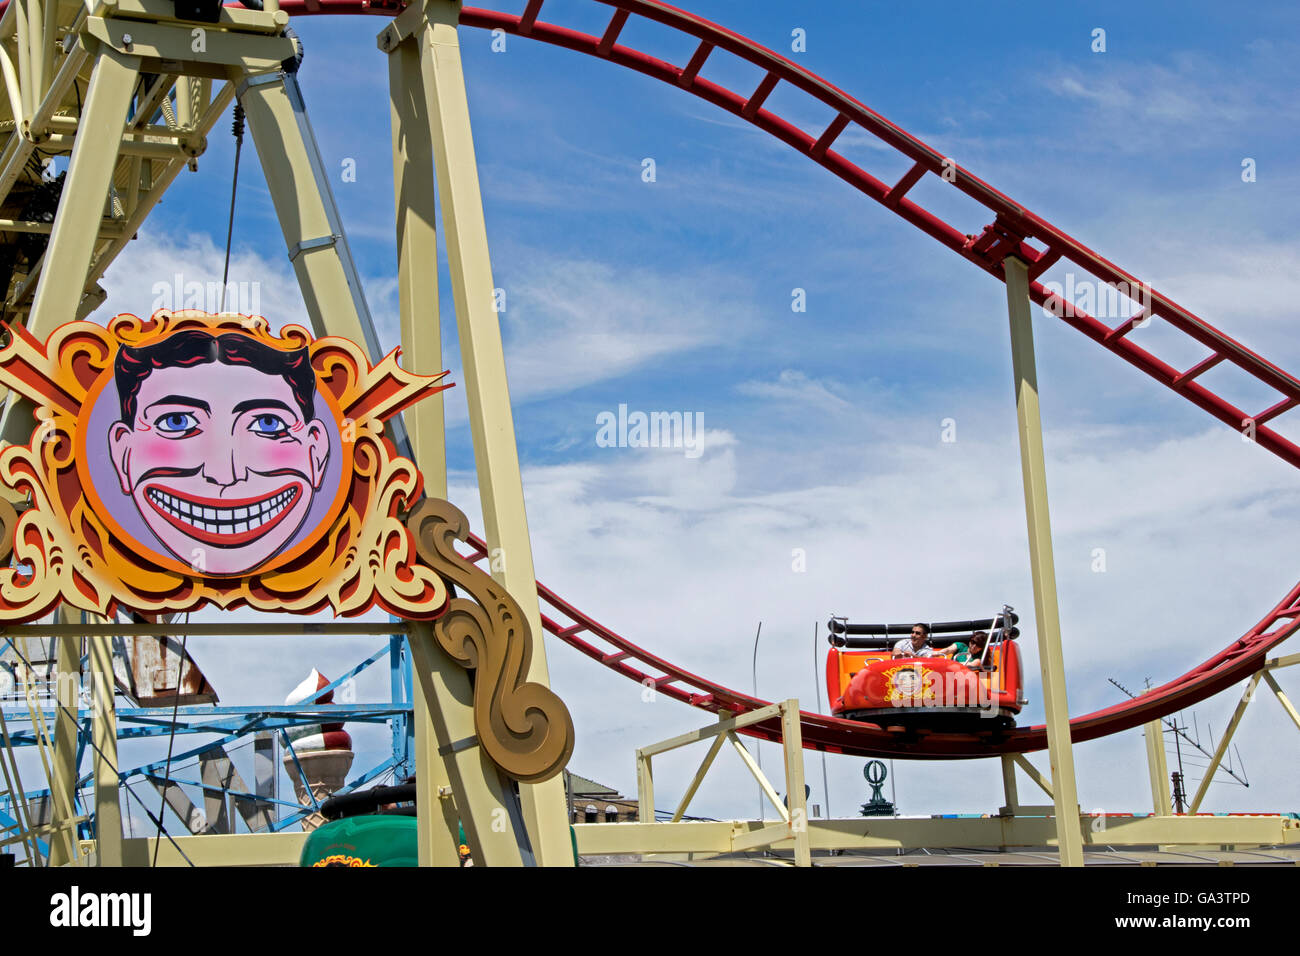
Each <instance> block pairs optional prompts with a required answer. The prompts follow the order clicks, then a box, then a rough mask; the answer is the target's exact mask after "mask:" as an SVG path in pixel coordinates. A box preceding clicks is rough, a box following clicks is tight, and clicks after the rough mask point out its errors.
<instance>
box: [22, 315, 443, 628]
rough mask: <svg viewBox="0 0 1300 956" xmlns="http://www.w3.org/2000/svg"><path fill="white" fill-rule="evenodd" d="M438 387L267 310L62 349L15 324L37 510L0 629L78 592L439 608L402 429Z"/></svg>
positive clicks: (156, 599)
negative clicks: (409, 413)
mask: <svg viewBox="0 0 1300 956" xmlns="http://www.w3.org/2000/svg"><path fill="white" fill-rule="evenodd" d="M439 378H441V376H432V377H429V376H419V375H413V374H411V373H409V372H406V371H404V370H403V369H401V368H400V367H399V366H398V364H397V353H396V352H394V353H393V354H391V355H388V356H386V357H385V358H384V359H383V360H382V361H381V362H380V363H379V364H378V365H371V364H370V362H369V360H368V358H367V357H366V355H365V353H364V351H363V350H362V349H361V348H360V347H359V346H357V345H356V344H355V343H352V342H349V341H347V340H346V339H340V338H333V337H330V338H321V339H313V338H311V336H310V335H309V334H308V333H307V331H306V330H305V329H302V328H299V327H297V326H289V327H287V328H285V329H283V330H281V332H280V334H279V335H273V334H272V333H271V332H270V329H269V326H268V324H267V323H266V320H265V319H262V318H260V317H241V316H214V315H209V314H207V313H202V312H177V313H169V312H160V313H157V314H155V315H154V316H153V317H152V318H151V319H147V320H141V319H138V318H136V317H135V316H132V315H120V316H118V317H116V318H115V319H114V320H113V321H112V322H111V323H110V324H109V326H108V328H107V329H105V328H102V327H100V326H96V325H93V324H91V323H88V322H74V323H69V324H68V325H65V326H62V327H60V328H59V329H57V330H55V331H54V332H53V333H51V335H50V338H49V339H48V340H47V341H46V342H44V343H42V342H39V341H37V340H36V339H33V338H31V337H30V336H28V335H27V333H26V332H25V331H24V330H23V329H21V328H13V329H11V330H10V342H9V345H8V346H7V347H6V348H4V349H3V350H0V384H4V385H7V386H8V387H10V388H12V389H14V390H16V391H18V392H19V393H21V394H23V395H25V396H26V397H27V398H29V399H30V400H31V401H32V402H33V403H34V404H35V405H36V406H37V422H36V426H37V427H36V431H35V433H34V435H33V441H32V443H31V444H30V445H28V446H25V447H24V446H18V445H15V446H11V447H9V448H6V449H5V450H4V451H3V452H0V482H3V483H4V484H6V485H8V486H9V487H11V488H13V489H15V490H16V491H18V492H19V493H20V494H27V495H29V496H30V497H31V499H32V503H33V507H32V508H31V509H29V510H28V511H27V512H24V515H23V517H22V518H21V519H19V521H18V528H17V530H16V532H15V537H14V553H15V557H16V558H17V559H18V561H19V562H20V564H21V567H16V568H9V569H0V620H3V619H8V620H13V619H15V618H16V617H24V618H30V617H32V616H35V615H36V609H37V608H48V607H50V606H52V605H53V604H54V603H57V602H58V601H60V600H63V601H68V602H70V603H73V604H74V605H76V606H79V607H82V608H84V609H86V610H94V611H96V612H98V613H106V612H107V611H108V610H109V609H110V608H111V607H113V606H117V605H121V606H126V607H130V608H133V609H136V610H140V611H146V612H159V611H183V610H189V609H192V608H195V607H198V606H200V605H202V604H204V603H215V604H218V605H220V606H222V607H235V606H240V605H247V606H252V607H255V608H259V609H264V610H289V611H303V612H307V611H315V610H318V609H320V608H322V607H327V606H328V607H333V608H334V610H335V611H336V612H337V613H339V614H359V613H361V612H363V611H365V610H367V609H368V608H370V607H372V606H374V605H375V604H379V605H381V606H383V607H385V608H387V609H389V610H390V611H392V612H393V613H398V614H401V615H402V616H404V617H407V618H419V617H429V616H433V614H434V612H435V610H437V608H440V607H441V605H442V604H443V603H445V601H446V597H447V595H446V592H445V588H443V586H442V584H441V582H438V581H435V580H432V579H431V578H430V577H429V575H428V574H426V573H425V572H426V570H427V569H421V568H418V567H412V561H413V560H414V557H413V556H414V545H413V544H412V542H411V540H410V536H409V533H408V532H407V531H406V529H405V527H404V525H403V524H402V522H401V520H400V517H399V516H400V514H401V513H402V512H404V511H405V509H406V508H409V507H410V505H411V504H412V503H414V501H415V500H416V499H417V498H418V497H419V493H420V477H419V473H418V472H417V471H416V470H415V466H414V464H413V463H412V462H410V461H409V460H407V459H405V458H402V457H400V456H398V455H397V454H396V451H395V449H394V448H393V447H392V445H391V443H390V442H389V441H388V440H387V439H386V438H385V437H384V435H385V429H384V421H385V420H386V419H388V418H390V417H391V416H393V415H394V414H396V413H397V412H399V411H401V409H403V408H405V407H406V406H408V405H410V404H411V403H412V402H414V401H416V400H418V399H419V398H421V397H423V396H425V395H428V394H432V393H433V392H436V391H440V390H442V389H443V388H448V387H450V386H446V385H440V384H438V379H439ZM27 567H29V568H30V569H31V571H30V573H28V572H26V571H23V570H22V569H23V568H27ZM435 577H436V576H435Z"/></svg>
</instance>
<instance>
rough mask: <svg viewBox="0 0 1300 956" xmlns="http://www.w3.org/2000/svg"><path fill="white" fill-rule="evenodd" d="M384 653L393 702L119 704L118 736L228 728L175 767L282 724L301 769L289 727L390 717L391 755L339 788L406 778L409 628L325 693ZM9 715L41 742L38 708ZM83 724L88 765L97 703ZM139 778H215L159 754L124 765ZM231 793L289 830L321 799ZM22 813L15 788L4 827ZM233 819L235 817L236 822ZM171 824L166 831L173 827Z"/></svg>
mask: <svg viewBox="0 0 1300 956" xmlns="http://www.w3.org/2000/svg"><path fill="white" fill-rule="evenodd" d="M394 620H395V619H394ZM0 640H3V643H4V645H8V646H10V647H12V646H13V644H12V642H11V641H9V640H8V639H7V638H3V637H0ZM15 650H16V648H15ZM384 659H387V663H388V671H389V682H388V686H389V696H390V699H389V700H388V701H387V702H380V703H369V704H294V705H271V706H229V707H226V706H215V705H214V706H202V705H199V706H187V707H177V708H175V710H174V711H173V708H172V707H171V706H162V707H124V708H120V709H118V710H117V722H118V730H117V738H118V740H135V739H141V738H149V737H165V736H168V735H171V734H178V735H179V734H218V735H220V736H219V737H218V739H216V740H211V741H207V742H205V743H203V744H202V745H200V746H198V747H195V748H192V749H190V750H188V751H185V752H184V753H180V754H175V755H173V756H172V758H171V764H172V766H173V767H175V765H176V764H178V763H184V762H185V761H187V760H193V759H197V758H199V757H201V756H202V755H203V754H205V753H208V752H210V751H212V750H215V749H217V748H224V747H226V746H228V745H230V744H234V743H236V742H238V741H240V740H241V739H243V738H246V737H248V736H250V735H252V734H255V733H258V732H265V731H274V732H276V733H277V734H278V736H279V738H280V741H281V744H282V746H283V747H284V750H285V752H286V753H287V754H290V755H292V757H293V763H294V766H295V767H296V768H297V772H298V773H299V775H301V774H302V768H301V765H300V764H299V763H298V757H297V754H296V752H295V751H294V749H293V743H292V741H291V740H290V738H289V736H288V734H287V733H286V731H287V730H288V729H289V728H292V727H299V726H303V725H308V724H321V723H363V724H383V723H386V724H388V725H389V727H390V730H391V744H392V747H391V752H390V753H389V755H388V756H387V757H386V758H385V759H382V760H380V761H379V762H378V763H376V764H375V765H373V766H371V767H367V768H366V769H364V770H362V771H360V772H357V773H355V774H354V775H353V776H352V777H351V779H349V780H348V781H347V783H346V784H345V785H344V787H343V788H342V789H340V790H339V791H338V792H339V793H346V792H348V791H351V790H355V789H358V788H360V787H362V786H364V785H365V784H367V783H369V782H371V781H372V780H375V779H376V778H378V777H380V776H382V775H384V774H386V773H389V772H391V773H392V774H393V775H394V777H395V778H397V779H402V778H404V777H406V776H407V775H409V774H411V773H413V772H414V769H415V768H414V761H413V755H414V745H415V729H414V725H413V724H412V722H411V715H412V703H411V702H412V699H413V698H412V675H411V653H410V647H409V645H408V643H407V638H406V636H405V635H403V634H393V635H390V636H389V638H388V641H387V643H386V644H385V645H384V646H382V647H380V648H379V649H378V650H377V651H375V653H373V654H371V655H370V656H369V657H367V658H366V659H365V660H364V661H362V662H361V663H359V664H357V665H356V666H355V667H353V668H351V669H349V670H348V671H347V673H345V674H343V675H342V676H341V677H339V678H338V679H336V680H334V681H332V682H330V684H328V685H327V686H326V687H323V688H321V689H320V690H319V691H318V692H317V696H320V695H324V694H327V693H329V692H331V691H334V690H336V689H338V688H339V687H341V686H342V685H343V684H345V683H346V682H347V681H349V680H351V679H352V678H354V677H356V676H357V675H358V674H360V673H361V672H362V671H364V670H366V669H367V668H369V667H371V666H373V665H375V664H377V663H378V662H380V661H381V660H384ZM82 666H83V672H84V668H85V666H86V661H85V660H84V659H83V661H82ZM42 713H43V719H44V720H45V721H46V725H47V726H49V725H51V724H52V723H53V721H54V718H55V710H53V709H50V710H44V711H42ZM173 713H174V721H173ZM4 718H5V721H6V722H7V723H8V724H9V730H10V741H11V745H12V746H13V747H15V748H18V747H30V746H35V744H36V731H35V728H34V727H33V726H32V716H31V714H30V713H29V712H28V711H27V710H26V708H25V707H24V708H23V709H21V710H20V709H18V708H12V709H10V708H5V709H4ZM77 727H78V731H77V766H78V767H80V766H81V764H82V759H83V757H84V755H85V750H86V747H87V746H93V744H91V743H90V741H91V711H90V709H89V708H88V707H79V709H78V713H77ZM136 779H142V780H146V781H148V782H149V783H151V784H158V785H165V784H169V783H170V784H174V785H177V786H182V787H185V786H190V787H198V788H201V789H203V790H206V791H211V790H212V789H214V788H213V787H212V786H211V784H205V783H203V782H201V781H199V780H191V779H184V778H181V777H178V776H176V775H175V774H174V773H172V774H170V775H168V772H167V762H166V761H154V762H152V763H148V764H143V765H141V766H138V767H131V768H128V769H119V771H118V780H119V785H120V786H121V787H122V788H124V789H126V790H127V792H128V794H130V795H131V796H132V797H135V799H136V800H137V801H139V799H140V798H139V797H138V796H136V795H135V793H134V791H133V790H131V782H132V781H133V780H136ZM92 785H93V774H91V773H86V774H84V775H81V776H80V777H79V778H78V781H77V788H76V792H75V794H74V809H75V812H76V813H77V814H79V815H83V816H84V820H83V822H82V823H81V824H80V825H79V827H78V834H79V836H80V837H81V838H82V839H88V838H90V837H92V836H93V835H94V832H95V821H94V809H93V801H87V800H84V799H83V797H82V790H83V788H85V787H88V786H92ZM307 792H308V793H311V788H310V787H308V788H307ZM49 793H50V791H49V790H48V788H47V789H40V790H27V791H26V793H25V794H24V795H23V796H24V799H25V800H26V801H28V803H29V805H30V802H31V801H34V800H40V799H41V798H43V797H47V796H49ZM223 793H224V795H225V796H226V797H236V798H244V799H248V800H256V801H258V802H259V803H260V804H262V805H269V806H271V807H274V808H275V810H276V811H277V812H275V813H273V822H272V824H271V827H270V832H280V831H282V830H286V829H288V828H290V827H292V826H293V825H294V824H296V823H299V822H300V821H301V820H302V819H303V818H304V817H305V816H307V815H308V814H310V813H312V812H313V811H314V810H316V809H318V806H315V805H313V806H307V807H303V806H300V805H299V804H298V803H297V802H296V801H295V802H290V801H287V800H280V799H276V798H273V797H270V796H266V795H258V794H255V793H247V792H244V791H238V790H224V791H223ZM312 799H313V804H314V803H315V797H314V796H313V798H312ZM286 810H287V811H288V812H286ZM146 813H148V814H149V816H150V817H153V814H152V812H150V811H148V810H147V809H146ZM15 816H16V808H15V807H14V805H13V798H12V797H11V796H10V795H5V796H3V797H0V832H3V831H5V830H7V829H10V828H17V826H18V821H17V820H16V819H15ZM233 825H234V824H233V821H232V827H233ZM164 832H166V831H165V828H164ZM38 847H39V849H40V852H41V853H42V854H46V853H48V845H47V843H46V842H45V841H43V840H38Z"/></svg>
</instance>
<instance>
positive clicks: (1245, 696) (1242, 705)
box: [1157, 671, 1264, 816]
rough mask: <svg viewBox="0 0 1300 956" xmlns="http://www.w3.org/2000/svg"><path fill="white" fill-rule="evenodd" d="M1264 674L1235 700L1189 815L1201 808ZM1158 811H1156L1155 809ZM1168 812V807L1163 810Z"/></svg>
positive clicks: (1166, 776)
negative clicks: (1230, 717) (1234, 705)
mask: <svg viewBox="0 0 1300 956" xmlns="http://www.w3.org/2000/svg"><path fill="white" fill-rule="evenodd" d="M1263 676H1264V671H1260V672H1258V673H1256V674H1255V675H1253V676H1252V677H1251V678H1250V682H1249V683H1248V684H1247V685H1246V690H1245V691H1244V692H1243V693H1242V695H1241V700H1239V701H1237V709H1236V710H1234V711H1233V712H1232V719H1231V720H1229V721H1228V728H1227V729H1226V730H1225V731H1224V732H1223V736H1222V737H1220V738H1219V746H1217V747H1215V748H1214V756H1213V757H1211V758H1210V765H1209V766H1208V767H1206V768H1205V773H1204V774H1203V775H1202V777H1201V785H1200V786H1199V787H1197V788H1196V796H1194V797H1192V802H1191V803H1190V804H1189V805H1188V807H1187V814H1188V816H1191V815H1193V814H1195V813H1198V812H1199V811H1200V809H1201V801H1202V800H1204V799H1205V794H1206V792H1207V791H1208V790H1209V789H1210V782H1211V781H1212V780H1214V774H1215V772H1216V771H1217V770H1218V769H1219V764H1220V763H1222V762H1223V755H1224V754H1226V753H1227V752H1228V744H1229V743H1231V741H1232V735H1233V734H1235V733H1236V732H1237V725H1238V724H1239V723H1241V718H1242V716H1243V715H1244V714H1245V713H1246V707H1247V706H1249V705H1250V702H1251V701H1252V700H1254V699H1255V689H1256V688H1257V687H1259V679H1260V678H1261V677H1263ZM1164 778H1165V779H1166V780H1168V779H1169V774H1168V773H1165V774H1164ZM1168 793H1169V790H1168V788H1166V789H1165V794H1166V797H1165V806H1166V808H1167V807H1168V806H1169V798H1168ZM1157 812H1158V811H1157ZM1165 812H1166V813H1168V812H1169V810H1168V809H1166V811H1165Z"/></svg>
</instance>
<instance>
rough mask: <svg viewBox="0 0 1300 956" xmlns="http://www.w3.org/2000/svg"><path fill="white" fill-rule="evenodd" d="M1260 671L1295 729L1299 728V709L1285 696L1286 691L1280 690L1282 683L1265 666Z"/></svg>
mask: <svg viewBox="0 0 1300 956" xmlns="http://www.w3.org/2000/svg"><path fill="white" fill-rule="evenodd" d="M1261 673H1263V675H1264V683H1266V684H1268V686H1269V687H1270V688H1272V690H1273V695H1274V696H1275V697H1277V699H1278V703H1280V704H1281V705H1282V709H1283V710H1285V711H1286V713H1287V716H1288V717H1290V718H1291V722H1292V723H1294V724H1295V725H1296V728H1297V729H1300V711H1297V710H1296V709H1295V704H1293V703H1291V701H1290V699H1289V698H1288V697H1287V696H1286V692H1285V691H1283V690H1282V685H1281V684H1279V683H1278V682H1277V678H1275V677H1274V676H1273V675H1272V674H1271V673H1270V672H1269V671H1268V669H1267V668H1265V669H1264V670H1263V671H1262V672H1261Z"/></svg>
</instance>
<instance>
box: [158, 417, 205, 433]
mask: <svg viewBox="0 0 1300 956" xmlns="http://www.w3.org/2000/svg"><path fill="white" fill-rule="evenodd" d="M198 424H199V420H198V418H197V417H195V416H194V415H193V414H191V413H190V412H168V413H167V414H166V415H160V416H159V417H158V420H157V421H156V422H154V427H155V428H156V429H158V431H160V432H162V433H163V434H164V435H182V434H184V433H185V432H188V431H191V430H192V429H194V428H197V427H198Z"/></svg>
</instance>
